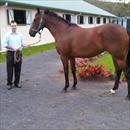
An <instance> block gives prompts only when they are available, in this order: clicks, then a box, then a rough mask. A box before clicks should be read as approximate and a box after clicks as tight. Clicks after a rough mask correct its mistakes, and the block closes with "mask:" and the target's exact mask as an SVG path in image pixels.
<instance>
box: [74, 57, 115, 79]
mask: <svg viewBox="0 0 130 130" xmlns="http://www.w3.org/2000/svg"><path fill="white" fill-rule="evenodd" d="M76 65H77V68H78V70H77V74H78V76H79V77H80V78H81V79H94V80H95V79H113V74H111V73H110V72H108V71H107V69H106V66H105V65H100V64H94V63H92V62H90V61H89V60H88V59H81V58H78V59H77V60H76Z"/></svg>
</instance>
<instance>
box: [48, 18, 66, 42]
mask: <svg viewBox="0 0 130 130" xmlns="http://www.w3.org/2000/svg"><path fill="white" fill-rule="evenodd" d="M67 27H68V25H65V23H62V22H61V21H58V20H56V21H55V19H54V20H51V19H49V20H47V24H46V28H48V29H49V31H50V32H51V34H52V35H53V37H54V38H55V40H57V39H58V38H59V37H60V36H61V35H62V33H63V32H64V30H66V29H67Z"/></svg>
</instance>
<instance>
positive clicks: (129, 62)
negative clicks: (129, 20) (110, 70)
mask: <svg viewBox="0 0 130 130" xmlns="http://www.w3.org/2000/svg"><path fill="white" fill-rule="evenodd" d="M127 33H128V36H129V49H128V54H127V58H126V64H127V66H128V68H130V30H128V29H127Z"/></svg>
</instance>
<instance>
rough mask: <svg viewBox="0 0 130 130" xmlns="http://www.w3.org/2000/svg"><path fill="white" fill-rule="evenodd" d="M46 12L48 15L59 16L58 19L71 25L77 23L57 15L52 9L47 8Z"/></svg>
mask: <svg viewBox="0 0 130 130" xmlns="http://www.w3.org/2000/svg"><path fill="white" fill-rule="evenodd" d="M44 13H45V14H47V15H50V16H53V17H55V18H57V19H58V20H61V21H63V22H64V23H66V24H68V25H69V26H71V25H76V24H74V23H70V22H69V21H67V20H65V19H64V18H62V17H61V16H59V15H57V14H56V13H54V12H52V11H50V10H45V11H44Z"/></svg>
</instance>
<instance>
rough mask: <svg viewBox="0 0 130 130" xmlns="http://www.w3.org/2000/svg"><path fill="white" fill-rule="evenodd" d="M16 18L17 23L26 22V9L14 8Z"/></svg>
mask: <svg viewBox="0 0 130 130" xmlns="http://www.w3.org/2000/svg"><path fill="white" fill-rule="evenodd" d="M14 20H15V21H16V22H17V24H26V11H23V10H14Z"/></svg>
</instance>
